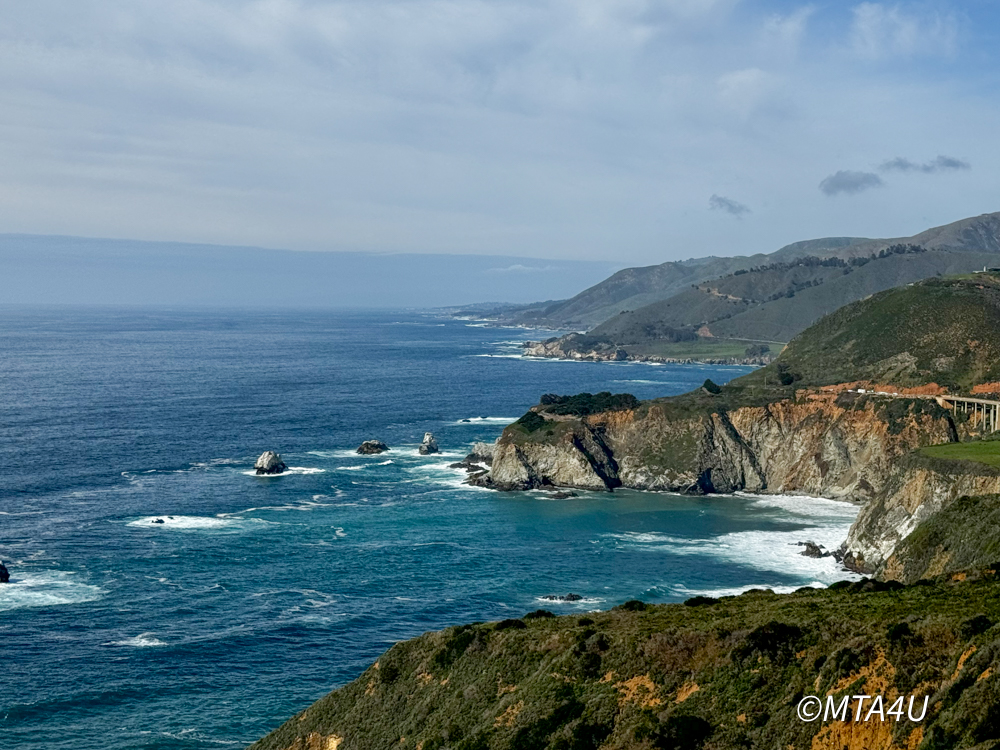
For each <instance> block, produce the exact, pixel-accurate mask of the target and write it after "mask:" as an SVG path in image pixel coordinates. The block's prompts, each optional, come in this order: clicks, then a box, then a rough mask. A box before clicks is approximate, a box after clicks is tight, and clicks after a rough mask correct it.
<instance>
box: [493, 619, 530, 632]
mask: <svg viewBox="0 0 1000 750" xmlns="http://www.w3.org/2000/svg"><path fill="white" fill-rule="evenodd" d="M526 627H528V626H527V625H525V624H524V621H523V620H517V619H513V618H512V619H509V620H501V621H500V622H498V623H497V624H496V625H494V626H493V629H494V630H510V629H511V628H513V629H514V630H524V629H525V628H526Z"/></svg>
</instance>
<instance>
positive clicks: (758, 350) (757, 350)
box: [743, 344, 771, 357]
mask: <svg viewBox="0 0 1000 750" xmlns="http://www.w3.org/2000/svg"><path fill="white" fill-rule="evenodd" d="M770 351H771V347H769V346H768V345H767V344H753V345H752V346H748V347H747V348H746V349H744V350H743V354H744V355H745V356H747V357H763V356H764V355H765V354H767V353H768V352H770Z"/></svg>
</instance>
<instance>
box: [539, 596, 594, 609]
mask: <svg viewBox="0 0 1000 750" xmlns="http://www.w3.org/2000/svg"><path fill="white" fill-rule="evenodd" d="M535 601H536V602H541V603H542V604H548V605H554V604H563V605H570V606H576V605H581V606H588V607H592V606H594V605H595V604H601V603H602V602H604V601H606V600H605V599H598V598H596V597H587V596H585V597H583V598H582V599H577V600H576V601H572V602H568V601H565V600H564V599H546V598H545V597H544V596H536V597H535Z"/></svg>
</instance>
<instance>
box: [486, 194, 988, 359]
mask: <svg viewBox="0 0 1000 750" xmlns="http://www.w3.org/2000/svg"><path fill="white" fill-rule="evenodd" d="M910 244H912V245H919V246H921V247H923V248H926V249H927V250H945V251H949V255H947V256H945V255H941V256H937V255H936V256H934V257H933V258H931V259H925V261H924V263H927V264H929V267H928V268H925V269H923V271H922V272H925V276H921V277H919V278H926V276H932V275H934V274H935V273H939V272H940V273H943V274H947V273H958V272H963V271H971V270H973V269H974V268H976V267H977V265H976V264H978V267H979V268H982V267H983V265H995V263H994V261H995V258H986V259H985V262H984V259H983V258H982V257H979V258H976V259H972V258H965V257H961V256H963V255H964V254H967V253H977V254H980V255H983V254H985V255H988V256H992V255H993V254H995V253H998V252H1000V212H998V213H993V214H984V215H982V216H977V217H971V218H968V219H962V220H961V221H957V222H954V223H952V224H947V225H945V226H942V227H935V228H933V229H928V230H926V231H924V232H921V233H919V234H917V235H914V236H912V237H901V238H893V239H877V240H872V239H865V238H857V237H829V238H824V239H819V240H807V241H803V242H796V243H793V244H791V245H787V246H786V247H783V248H781V249H780V250H778V251H776V252H774V253H771V254H768V255H754V256H736V257H728V258H726V257H711V258H702V259H695V260H689V261H681V262H671V263H663V264H660V265H656V266H647V267H643V268H627V269H623V270H621V271H619V272H617V273H615V274H614V275H613V276H611V277H610V278H608V279H606V280H605V281H602V282H601V283H599V284H596V285H594V286H592V287H590V288H589V289H586V290H584V291H583V292H580V293H579V294H577V295H576V296H575V297H572V298H571V299H568V300H564V301H560V302H554V303H551V304H545V305H533V306H531V307H530V308H522V309H521V310H519V311H516V312H514V313H512V314H510V315H508V316H505V319H506V320H508V321H509V322H513V323H518V324H525V325H539V326H547V327H551V328H564V329H565V328H571V329H576V330H589V329H591V328H594V327H595V326H598V325H600V324H601V323H604V322H605V321H609V320H610V319H611V318H613V317H614V316H617V315H619V314H620V313H621V312H622V311H623V310H625V311H638V310H639V308H643V307H646V306H647V305H651V304H654V303H657V302H661V301H663V300H667V299H669V298H671V297H673V296H674V295H676V294H678V293H681V292H684V291H685V290H687V289H689V288H690V287H691V285H693V284H701V283H703V282H706V281H709V280H712V279H721V278H723V277H726V276H729V275H731V274H734V273H736V272H737V271H745V270H748V269H750V268H754V267H760V266H767V265H772V264H775V263H793V262H795V261H799V260H802V259H803V258H807V257H815V258H819V259H823V258H840V259H843V260H850V259H852V258H864V257H870V256H871V255H873V254H878V253H879V252H881V251H882V250H884V249H886V248H888V247H891V246H892V245H910ZM952 253H953V254H954V255H951V254H952ZM956 256H957V257H956ZM897 265H898V264H895V263H891V264H882V265H881V266H879V267H878V268H872V269H869V271H868V274H867V276H868V277H869V278H867V279H866V281H865V282H864V283H863V284H859V286H863V287H864V288H865V289H867V290H868V291H863V292H862V293H864V294H870V293H872V292H874V291H878V290H880V289H887V288H889V287H891V286H895V285H897V284H899V283H907V282H908V281H912V280H914V278H912V277H911V275H910V274H908V273H907V270H909V271H911V272H916V271H917V270H918V269H915V268H912V267H910V266H906V265H903V266H902V268H898V267H897ZM882 274H884V277H883V275H882ZM903 278H905V281H904V280H902V279H903ZM745 281H748V280H745ZM767 281H768V280H767V278H762V283H764V284H766V283H767ZM713 286H714V284H713ZM849 286H850V285H848V287H849ZM848 287H844V288H843V289H842V291H848ZM832 291H833V290H831V293H830V294H831V298H832V299H831V301H817V302H816V303H815V304H814V305H807V306H805V307H815V308H816V309H817V310H819V309H822V312H820V313H819V314H823V312H829V311H831V310H833V309H836V308H837V307H839V306H840V305H843V304H846V303H847V302H850V301H852V300H853V299H857V297H850V296H846V297H845V296H843V295H841V296H837V295H836V294H833V293H832ZM745 296H750V297H753V298H754V299H760V298H761V297H762V296H766V295H762V294H761V293H759V292H755V293H754V294H751V295H745ZM831 304H832V305H833V306H832V307H830V306H829V305H831ZM824 305H826V306H824ZM782 314H783V313H782V310H781V309H780V306H776V307H775V308H774V309H773V310H772V311H769V313H768V315H767V316H764V317H765V318H768V317H773V318H780V317H781V316H782ZM816 317H817V316H813V317H812V318H810V319H809V320H810V321H811V320H815V319H816ZM702 319H704V316H702ZM688 323H692V321H690V320H689V321H688ZM758 325H761V326H763V327H764V329H766V328H767V326H768V325H769V323H768V322H767V321H766V320H762V321H761V322H760V323H754V322H751V320H750V319H749V318H748V319H747V321H746V325H744V326H743V327H742V329H741V332H740V334H739V335H740V336H745V337H749V338H765V339H766V338H771V339H772V340H787V334H784V333H783V334H781V335H782V336H786V338H784V339H782V338H781V337H780V336H773V335H765V333H764V330H763V329H762V330H757V326H758ZM771 329H772V332H773V331H780V328H777V327H775V326H773V325H771ZM800 330H801V329H800ZM718 335H722V334H718ZM725 335H735V334H731V333H728V332H726V333H725Z"/></svg>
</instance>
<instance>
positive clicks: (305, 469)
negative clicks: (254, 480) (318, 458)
mask: <svg viewBox="0 0 1000 750" xmlns="http://www.w3.org/2000/svg"><path fill="white" fill-rule="evenodd" d="M325 472H326V469H317V468H315V467H310V466H289V467H288V468H287V469H285V470H284V471H283V472H281V473H280V474H258V473H257V471H256V469H251V470H250V471H244V472H242V473H243V474H246V475H247V476H248V477H263V478H264V479H272V478H274V477H287V476H291V475H292V474H323V473H325Z"/></svg>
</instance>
